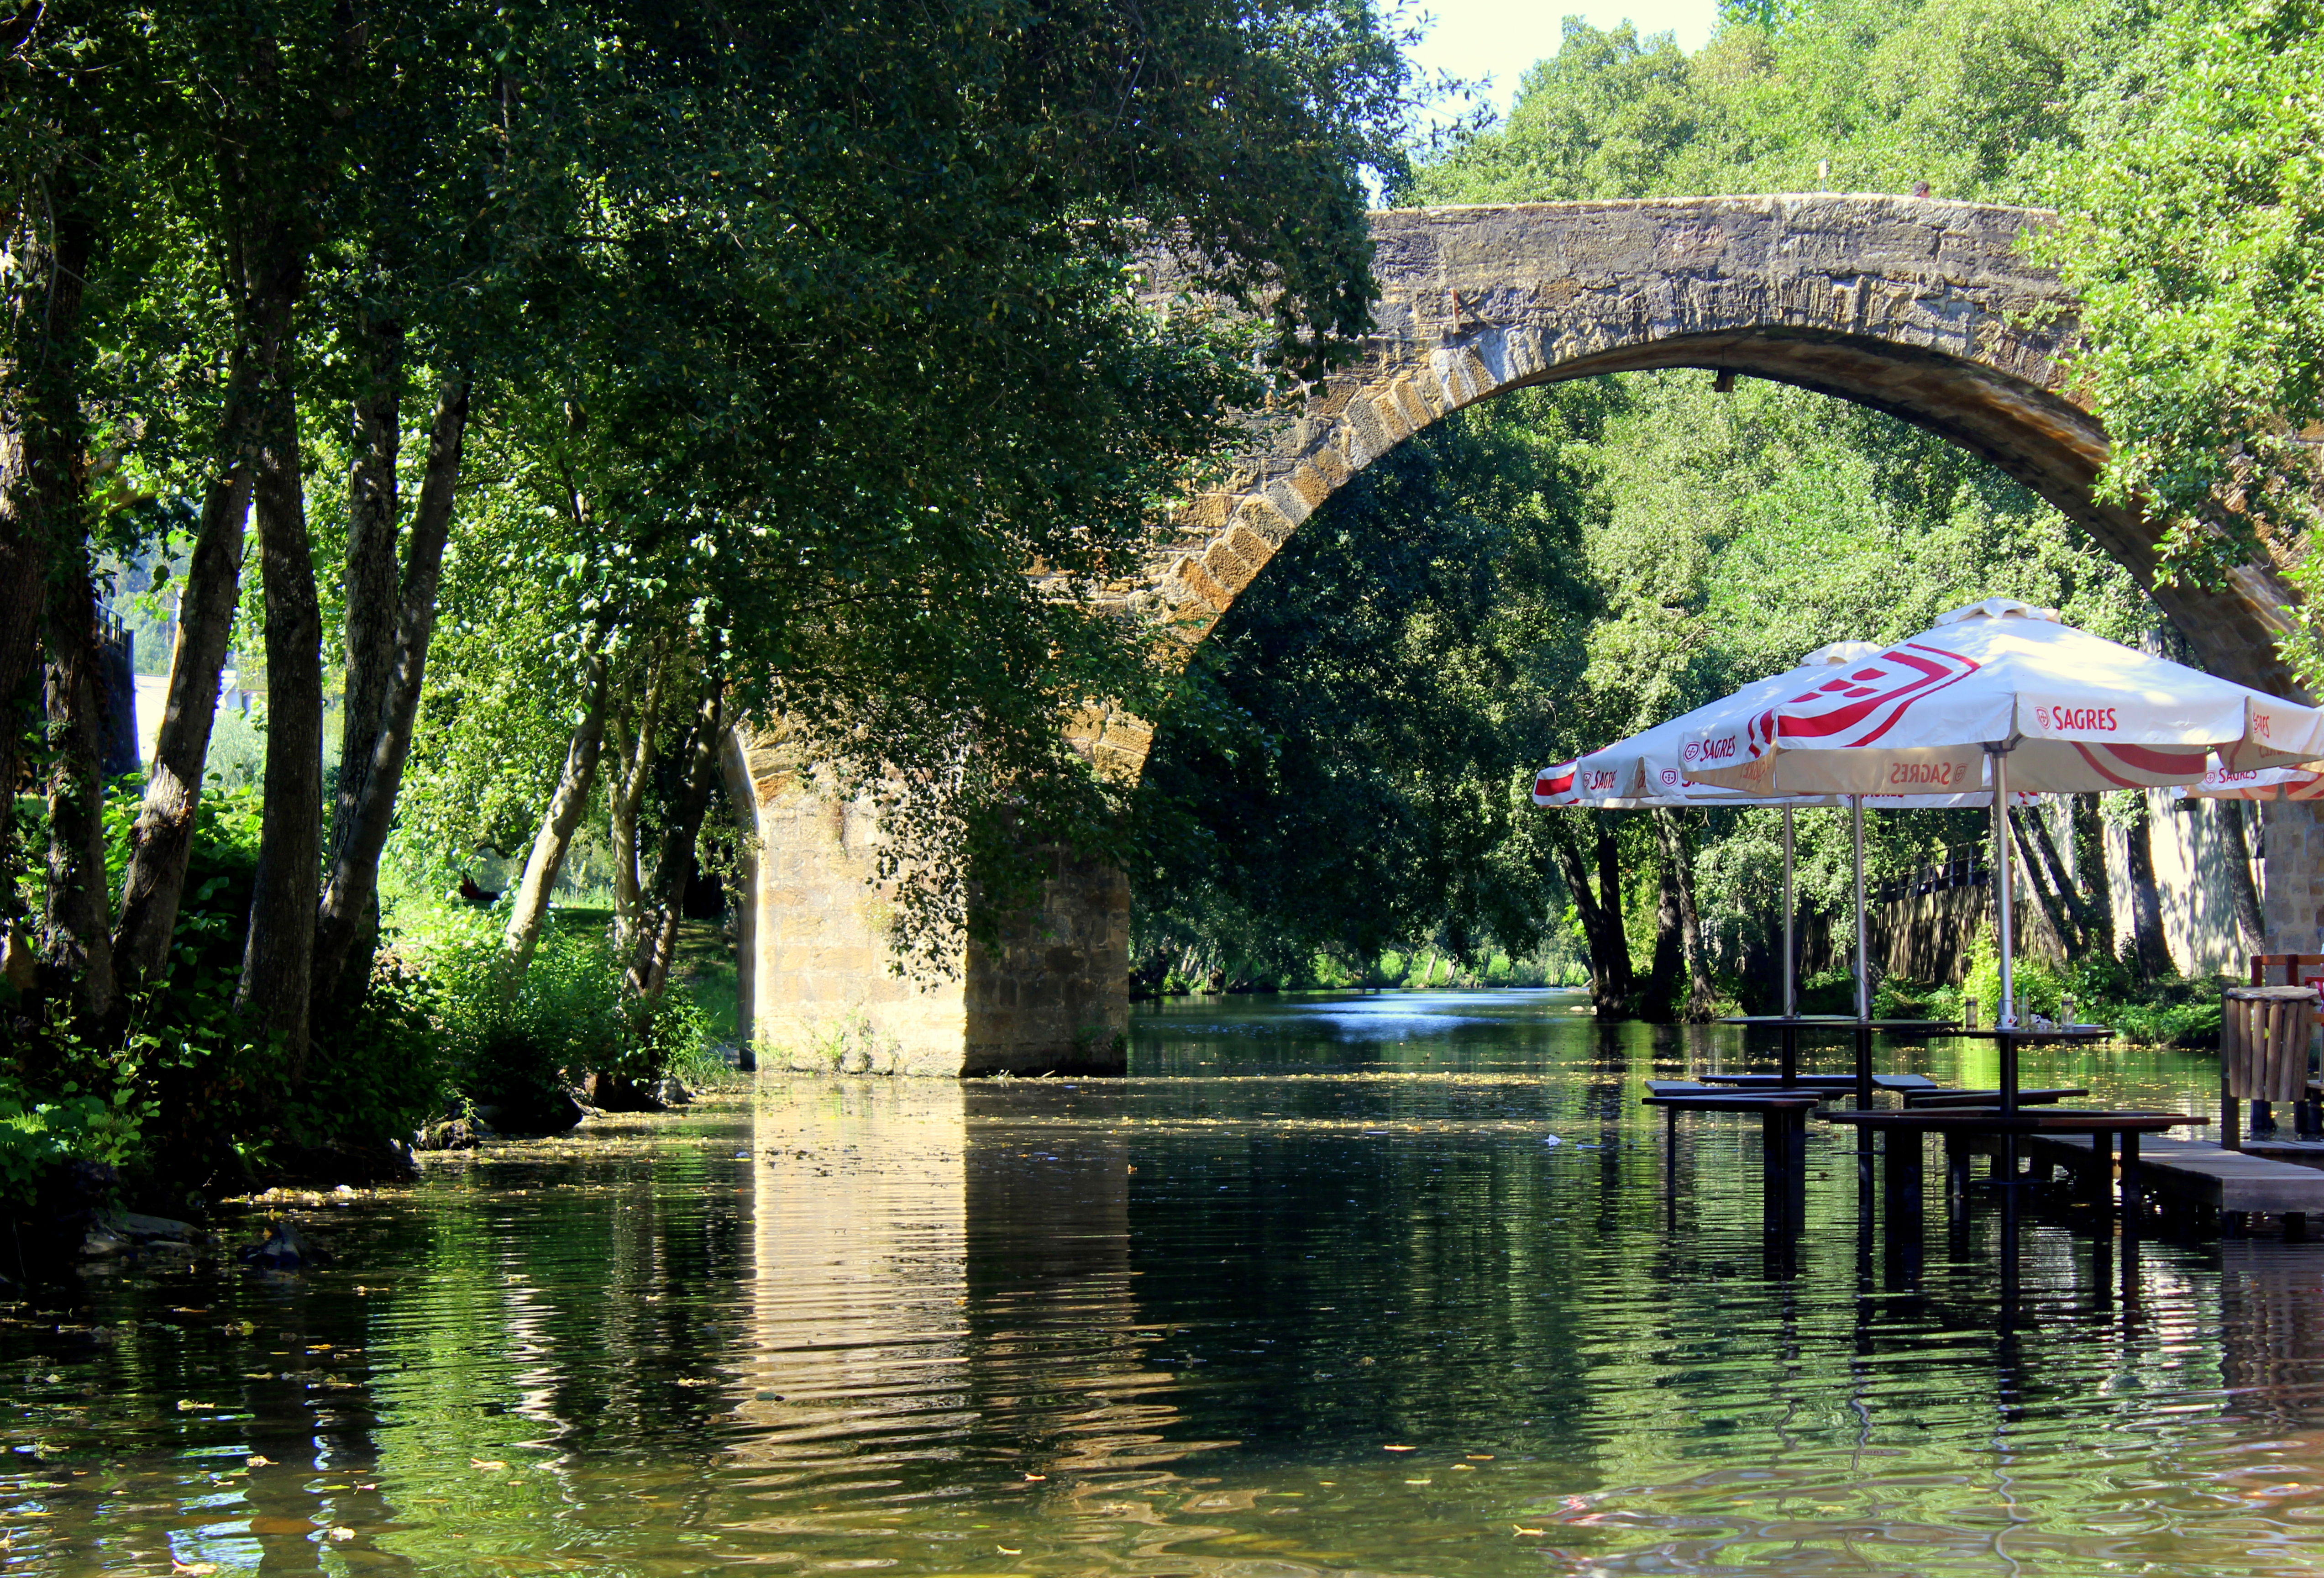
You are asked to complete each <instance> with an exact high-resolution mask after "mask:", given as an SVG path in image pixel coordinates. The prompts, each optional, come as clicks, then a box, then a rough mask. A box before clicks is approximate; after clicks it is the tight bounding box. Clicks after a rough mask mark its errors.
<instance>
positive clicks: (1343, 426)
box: [1093, 193, 2298, 775]
mask: <svg viewBox="0 0 2324 1578" xmlns="http://www.w3.org/2000/svg"><path fill="white" fill-rule="evenodd" d="M2051 221H2052V216H2051V215H2049V214H2046V213H2043V212H2042V211H2040V210H2035V209H2028V208H2002V207H1996V206H1990V205H1985V204H1977V203H1960V202H1949V201H1941V200H1938V199H1933V198H1898V197H1882V196H1862V195H1832V194H1821V193H1818V194H1810V195H1800V196H1777V197H1747V198H1651V199H1641V200H1636V201H1623V202H1589V203H1538V204H1522V205H1514V206H1505V207H1486V208H1412V209H1394V210H1389V211H1387V212H1383V213H1379V214H1376V215H1374V216H1373V220H1372V234H1373V241H1374V245H1375V249H1376V256H1375V261H1374V265H1373V266H1374V273H1375V275H1376V277H1377V278H1378V279H1379V283H1380V289H1381V300H1380V301H1379V306H1378V309H1377V311H1376V318H1377V328H1376V329H1375V332H1374V333H1373V335H1372V336H1371V337H1369V339H1368V340H1367V341H1366V342H1365V345H1364V347H1363V352H1362V355H1361V357H1360V360H1359V361H1358V362H1357V363H1356V364H1355V365H1352V366H1351V367H1350V368H1348V369H1346V370H1345V371H1343V372H1342V373H1339V374H1335V375H1333V377H1331V378H1330V379H1329V380H1327V381H1325V382H1324V383H1320V384H1317V385H1314V386H1313V387H1311V388H1310V389H1308V390H1307V391H1305V393H1304V396H1303V398H1302V399H1301V400H1300V401H1298V402H1297V403H1296V405H1291V404H1286V405H1284V406H1281V407H1278V408H1277V409H1275V410H1272V411H1267V412H1263V413H1259V414H1258V415H1257V416H1255V417H1254V418H1253V437H1254V442H1253V444H1252V445H1251V447H1250V449H1249V450H1248V451H1247V452H1246V453H1245V454H1244V455H1243V456H1242V457H1240V462H1239V464H1238V465H1237V466H1235V467H1234V469H1233V470H1232V472H1231V475H1229V477H1228V478H1227V480H1226V481H1225V482H1224V483H1223V484H1222V485H1221V486H1220V487H1218V488H1216V489H1215V490H1213V491H1212V492H1209V493H1206V494H1203V495H1201V496H1199V497H1197V498H1195V499H1194V500H1192V501H1190V502H1189V503H1188V504H1187V505H1186V507H1185V508H1184V509H1183V510H1182V511H1180V512H1179V513H1178V515H1177V517H1176V520H1175V521H1174V522H1173V524H1174V526H1175V528H1176V531H1175V532H1174V535H1173V538H1172V540H1171V541H1170V543H1169V544H1168V548H1167V551H1166V552H1164V553H1163V554H1162V555H1160V556H1159V557H1157V559H1156V560H1155V561H1154V563H1153V564H1152V565H1151V566H1150V567H1149V569H1148V574H1147V575H1146V577H1144V579H1143V581H1142V582H1141V583H1140V584H1139V585H1138V586H1135V587H1125V588H1122V589H1121V594H1120V595H1123V596H1124V600H1125V601H1126V602H1128V603H1130V604H1133V605H1135V606H1139V607H1140V608H1142V609H1144V610H1146V611H1148V612H1149V613H1154V614H1162V615H1164V616H1166V617H1167V618H1168V619H1169V620H1170V621H1171V622H1172V623H1173V625H1174V626H1175V628H1176V629H1177V630H1178V631H1179V632H1180V633H1181V634H1182V636H1183V637H1184V638H1185V641H1187V643H1188V646H1189V648H1190V649H1191V648H1192V647H1193V646H1194V645H1198V644H1199V643H1200V641H1202V640H1203V637H1204V636H1206V635H1207V634H1208V633H1209V632H1210V631H1211V629H1212V628H1213V626H1214V625H1215V624H1216V623H1217V622H1218V620H1219V619H1220V618H1221V617H1222V616H1223V614H1225V613H1226V611H1227V610H1228V609H1229V608H1230V607H1231V606H1232V605H1233V604H1234V602H1235V600H1236V599H1237V598H1239V597H1240V595H1242V594H1243V592H1244V591H1245V590H1246V589H1247V588H1248V587H1249V586H1250V584H1251V582H1252V580H1253V579H1254V578H1255V577H1257V576H1258V574H1259V571H1260V569H1262V568H1265V566H1266V564H1267V562H1268V560H1269V559H1270V558H1273V557H1274V555H1275V553H1276V551H1277V549H1280V548H1281V547H1282V546H1283V544H1284V543H1285V542H1286V541H1287V540H1289V539H1290V536H1291V534H1292V533H1293V532H1294V531H1296V530H1298V528H1299V526H1300V524H1301V523H1302V522H1303V521H1305V520H1306V518H1307V517H1308V516H1309V515H1310V514H1312V513H1313V512H1314V511H1315V510H1316V509H1318V508H1320V507H1321V506H1322V505H1323V503H1324V501H1325V500H1327V499H1328V498H1330V496H1331V495H1332V494H1333V493H1334V492H1336V491H1337V490H1338V489H1339V487H1340V486H1341V485H1342V484H1344V483H1345V482H1346V481H1347V480H1348V479H1349V478H1350V477H1351V476H1352V475H1355V474H1356V473H1357V472H1358V471H1360V470H1361V469H1362V468H1363V467H1364V466H1366V465H1368V464H1369V462H1370V461H1372V460H1373V459H1375V458H1377V457H1379V455H1381V454H1384V453H1385V452H1386V451H1387V450H1388V449H1389V448H1393V447H1394V446H1395V445H1397V443H1400V442H1402V441H1403V440H1404V439H1405V438H1408V437H1410V436H1411V435H1412V434H1413V433H1414V432H1416V431H1417V430H1419V429H1421V428H1424V427H1425V426H1427V425H1428V424H1430V423H1432V422H1434V421H1437V420H1442V419H1443V418H1444V417H1446V416H1449V415H1451V414H1452V413H1453V412H1455V411H1460V410H1462V409H1463V408H1465V407H1467V406H1470V405H1473V404H1475V403H1477V402H1478V401H1483V400H1489V399H1490V398H1492V397H1493V396H1494V395H1497V394H1500V393H1503V392H1507V391H1509V390H1512V389H1522V388H1526V387H1527V386H1529V385H1534V384H1540V383H1555V382H1558V381H1561V380H1563V379H1569V378H1586V377H1592V376H1596V375H1598V374H1606V373H1624V372H1636V371H1643V370H1652V369H1664V368H1675V367H1694V368H1708V369H1712V370H1720V371H1729V372H1733V373H1736V374H1745V375H1748V376H1751V377H1756V378H1765V379H1771V380H1774V381H1776V382H1780V383H1793V384H1797V385H1799V386H1800V387H1802V388H1805V389H1812V390H1815V391H1817V392H1820V393H1823V394H1829V395H1832V396H1836V397H1838V398H1840V399H1842V400H1848V401H1855V402H1856V403H1858V404H1860V405H1866V406H1870V407H1872V408H1873V409H1875V410H1877V411H1886V412H1887V413H1889V414H1890V415H1893V416H1896V417H1899V418H1902V419H1904V420H1906V421H1910V422H1914V423H1915V424H1917V425H1918V426H1920V427H1923V428H1925V429H1929V430H1930V431H1932V432H1933V433H1936V434H1937V435H1939V436H1940V437H1941V438H1947V439H1949V440H1950V441H1951V442H1953V443H1955V444H1958V445H1960V447H1961V448H1965V449H1968V450H1969V451H1970V452H1971V453H1973V454H1977V455H1979V456H1982V457H1984V458H1986V459H1987V460H1989V461H1991V462H1992V463H1993V464H1994V465H1995V466H1998V467H2000V468H2001V470H2002V471H2003V472H2005V473H2006V474H2007V475H2010V476H2013V477H2015V479H2016V480H2018V481H2019V482H2021V483H2024V484H2025V485H2026V486H2027V487H2029V488H2031V489H2032V490H2033V492H2034V493H2036V494H2040V495H2041V496H2042V497H2043V498H2045V499H2047V500H2048V501H2049V502H2050V503H2052V504H2054V505H2056V506H2057V507H2058V509H2059V510H2061V512H2064V513H2065V514H2066V515H2067V516H2068V517H2069V518H2070V519H2072V520H2074V521H2078V522H2079V523H2080V525H2082V526H2083V527H2084V528H2085V529H2086V530H2088V531H2089V533H2090V535H2091V537H2092V538H2093V539H2094V540H2096V541H2097V542H2098V544H2099V545H2100V546H2101V547H2103V548H2104V549H2106V550H2107V552H2109V553H2110V554H2112V555H2113V556H2114V557H2115V558H2117V559H2119V560H2120V561H2121V562H2122V563H2123V564H2124V565H2125V566H2126V567H2127V568H2129V569H2130V571H2131V572H2132V574H2133V575H2135V577H2137V578H2138V579H2139V581H2140V582H2141V584H2142V585H2144V586H2148V587H2150V588H2153V590H2154V595H2155V596H2156V599H2157V601H2158V602H2160V603H2161V604H2162V605H2163V608H2164V610H2165V611H2166V612H2167V613H2169V614H2171V615H2172V618H2173V619H2174V620H2175V621H2176V622H2177V623H2178V624H2179V626H2180V628H2181V630H2182V631H2184V632H2186V634H2187V636H2188V639H2189V640H2190V641H2192V642H2193V643H2194V645H2195V647H2196V649H2197V650H2198V651H2200V652H2201V653H2202V655H2203V658H2204V660H2205V661H2206V663H2207V664H2208V665H2209V667H2210V668H2211V669H2214V670H2215V671H2217V672H2218V673H2221V674H2223V675H2227V676H2229V677H2232V678H2236V679H2240V680H2242V681H2244V682H2245V683H2246V684H2252V685H2256V686H2260V687H2263V688H2266V689H2272V690H2288V691H2292V692H2294V693H2297V688H2298V687H2297V685H2296V682H2295V681H2294V680H2293V679H2292V676H2291V674H2290V673H2289V672H2288V671H2287V670H2286V669H2284V667H2283V665H2282V660H2280V659H2279V658H2278V656H2277V655H2276V651H2275V646H2274V641H2273V637H2274V635H2275V633H2276V632H2277V630H2278V629H2279V628H2280V627H2281V622H2282V614H2281V613H2280V612H2279V610H2280V609H2281V607H2282V605H2283V604H2286V603H2288V602H2290V601H2291V597H2290V595H2289V593H2288V591H2287V590H2286V588H2285V587H2284V586H2283V585H2282V582H2281V581H2280V580H2279V579H2278V577H2276V576H2275V575H2274V574H2273V572H2272V571H2271V570H2268V569H2264V568H2253V569H2250V570H2246V571H2242V572H2238V574H2237V576H2236V577H2235V578H2234V580H2233V581H2232V583H2231V584H2230V586H2227V588H2226V589H2225V590H2222V591H2217V592H2203V591H2198V590H2194V589H2191V588H2173V587H2162V588H2156V587H2154V570H2155V566H2156V562H2157V548H2158V540H2159V536H2160V527H2159V525H2158V523H2156V522H2154V521H2149V520H2147V519H2145V518H2144V517H2143V516H2142V515H2141V514H2140V513H2139V512H2136V511H2135V510H2131V509H2126V508H2124V507H2122V506H2120V505H2116V504H2109V503H2103V502H2101V501H2100V500H2099V499H2098V496H2097V494H2096V492H2095V484H2096V483H2097V479H2098V472H2099V470H2100V468H2101V467H2102V466H2104V465H2105V462H2106V458H2107V439H2106V433H2105V430H2104V429H2103V428H2102V427H2101V426H2100V425H2099V423H2098V419H2097V418H2095V417H2094V416H2092V415H2091V414H2090V412H2089V411H2088V410H2087V409H2086V408H2085V407H2084V406H2083V405H2082V404H2081V403H2080V401H2079V400H2078V399H2077V396H2076V393H2075V391H2074V388H2073V385H2072V374H2071V367H2070V356H2071V353H2072V350H2073V346H2074V342H2075V336H2076V334H2077V332H2078V328H2079V304H2078V303H2077V302H2076V301H2075V300H2074V298H2073V296H2072V294H2071V293H2070V291H2067V290H2066V289H2065V287H2064V286H2063V285H2061V283H2060V281H2059V280H2058V278H2057V275H2056V274H2055V273H2054V272H2051V271H2050V270H2048V269H2046V268H2044V267H2043V266H2041V265H2040V264H2038V263H2034V262H2033V260H2032V259H2031V258H2030V257H2029V256H2027V254H2026V252H2025V249H2024V245H2023V238H2024V236H2025V235H2026V234H2027V233H2028V232H2030V231H2033V230H2037V229H2039V228H2040V227H2041V226H2044V225H2046V224H2048V223H2050V222H2051ZM1150 743H1151V734H1150V733H1149V732H1148V731H1147V730H1146V729H1145V728H1144V727H1143V725H1142V724H1138V723H1136V722H1133V721H1130V720H1126V719H1116V720H1109V722H1108V723H1107V724H1106V725H1105V726H1104V727H1103V728H1102V729H1100V730H1097V731H1095V738H1094V739H1093V745H1094V748H1095V749H1096V751H1097V752H1099V754H1100V756H1101V758H1102V760H1104V761H1107V763H1108V765H1109V766H1110V767H1111V768H1112V769H1113V770H1114V771H1122V772H1126V773H1130V774H1133V775H1134V774H1135V773H1136V772H1137V771H1139V769H1140V768H1141V767H1142V765H1143V763H1144V760H1145V755H1146V752H1147V749H1148V746H1149V745H1150Z"/></svg>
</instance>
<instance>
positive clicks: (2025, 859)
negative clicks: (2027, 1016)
mask: <svg viewBox="0 0 2324 1578" xmlns="http://www.w3.org/2000/svg"><path fill="white" fill-rule="evenodd" d="M2029 821H2030V822H2033V824H2034V826H2036V828H2038V827H2039V826H2040V819H2039V817H2036V816H2035V814H2034V813H2033V812H2031V811H2028V810H2026V809H2024V808H2023V807H2015V806H2013V807H2010V810H2009V826H2010V830H2011V832H2012V834H2013V835H2014V836H2015V843H2016V845H2017V858H2018V860H2019V861H2020V862H2021V863H2023V864H2024V867H2025V885H2026V886H2027V887H2029V888H2031V889H2033V899H2034V902H2035V903H2036V904H2037V905H2039V906H2040V908H2041V911H2042V918H2043V922H2044V923H2045V924H2046V925H2047V927H2049V931H2050V935H2051V937H2052V938H2053V939H2054V940H2055V941H2056V943H2057V945H2058V955H2059V957H2061V958H2063V959H2073V958H2076V957H2078V956H2080V953H2081V947H2082V942H2081V930H2080V927H2079V926H2078V925H2077V924H2076V920H2075V915H2074V912H2073V910H2072V909H2071V908H2070V906H2071V904H2072V901H2073V900H2072V894H2073V884H2072V883H2070V882H2069V881H2066V880H2065V873H2064V872H2063V871H2061V870H2060V869H2058V866H2057V852H2056V850H2055V849H2052V848H2049V847H2048V846H2049V842H2050V841H2049V840H2048V839H2047V838H2046V837H2045V838H2043V840H2042V844H2043V849H2042V850H2037V849H2036V848H2035V846H2034V840H2033V835H2032V834H2030V833H2028V832H2027V831H2026V824H2027V823H2028V822H2029ZM2045 851H2046V853H2047V854H2049V856H2050V863H2048V864H2044V863H2043V858H2042V857H2043V853H2044V852H2045Z"/></svg>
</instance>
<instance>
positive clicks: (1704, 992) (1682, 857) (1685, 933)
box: [1654, 811, 1719, 1025]
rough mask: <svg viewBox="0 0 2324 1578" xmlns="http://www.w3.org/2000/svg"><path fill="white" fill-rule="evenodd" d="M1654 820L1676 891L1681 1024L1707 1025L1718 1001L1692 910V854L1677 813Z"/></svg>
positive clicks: (1698, 922) (1699, 926)
mask: <svg viewBox="0 0 2324 1578" xmlns="http://www.w3.org/2000/svg"><path fill="white" fill-rule="evenodd" d="M1654 817H1655V840H1656V841H1657V842H1658V843H1660V844H1661V845H1662V851H1663V861H1664V863H1665V865H1667V866H1668V867H1669V868H1670V870H1671V872H1672V873H1673V878H1672V881H1673V884H1674V887H1675V888H1676V890H1677V898H1678V920H1679V928H1678V929H1679V954H1680V956H1681V958H1682V959H1683V962H1684V964H1685V965H1686V974H1687V991H1686V1008H1685V1015H1684V1017H1685V1020H1686V1022H1687V1023H1688V1024H1691V1025H1707V1024H1709V1023H1710V1022H1711V1016H1712V1013H1713V1010H1716V1009H1717V1007H1718V1006H1719V998H1718V993H1717V992H1716V991H1714V990H1713V988H1712V986H1711V961H1710V959H1709V958H1708V957H1707V956H1706V955H1705V954H1704V952H1703V946H1702V922H1701V917H1700V916H1699V914H1698V913H1697V911H1696V909H1695V904H1694V859H1693V854H1692V850H1691V849H1689V847H1688V844H1689V840H1688V838H1687V836H1686V827H1685V826H1684V824H1683V823H1682V822H1681V821H1680V820H1679V814H1678V813H1677V812H1675V811H1656V812H1655V814H1654Z"/></svg>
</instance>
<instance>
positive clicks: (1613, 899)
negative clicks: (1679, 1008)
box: [1550, 812, 1635, 1019]
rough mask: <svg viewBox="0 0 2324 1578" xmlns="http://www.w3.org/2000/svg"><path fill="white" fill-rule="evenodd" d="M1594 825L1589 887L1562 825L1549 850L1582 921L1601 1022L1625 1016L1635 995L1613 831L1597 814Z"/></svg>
mask: <svg viewBox="0 0 2324 1578" xmlns="http://www.w3.org/2000/svg"><path fill="white" fill-rule="evenodd" d="M1595 821H1596V823H1597V826H1596V827H1595V828H1594V829H1593V833H1594V835H1595V838H1596V841H1597V844H1596V857H1597V858H1596V865H1597V870H1598V879H1597V884H1596V886H1595V887H1594V888H1593V886H1592V884H1591V875H1590V870H1591V868H1590V865H1589V864H1588V863H1585V862H1584V861H1583V859H1582V851H1581V850H1580V849H1579V848H1577V847H1576V846H1575V844H1574V841H1573V840H1572V838H1571V837H1569V836H1568V835H1567V833H1566V825H1565V824H1564V823H1563V821H1562V820H1561V821H1560V822H1558V823H1556V824H1554V830H1553V832H1552V834H1551V840H1552V842H1551V845H1550V847H1551V849H1552V850H1553V851H1554V853H1555V854H1556V857H1557V864H1558V869H1559V870H1560V871H1561V872H1563V874H1564V877H1565V886H1566V889H1567V891H1570V892H1571V893H1572V895H1573V909H1574V913H1575V915H1576V916H1578V917H1579V918H1580V919H1581V921H1582V945H1583V946H1584V947H1586V948H1587V949H1588V950H1589V954H1590V1001H1591V1006H1593V1007H1594V1008H1596V1010H1598V1012H1599V1014H1600V1016H1601V1017H1603V1018H1607V1019H1618V1018H1621V1017H1623V1016H1626V1015H1627V1014H1628V1013H1629V1011H1630V1009H1631V1002H1630V999H1631V994H1632V992H1633V991H1634V990H1635V986H1634V983H1633V982H1632V979H1631V974H1630V939H1629V937H1628V935H1626V933H1625V932H1624V930H1623V927H1622V890H1621V871H1620V866H1619V863H1618V860H1617V849H1616V844H1615V839H1614V834H1613V830H1612V829H1611V828H1609V826H1606V823H1605V817H1604V813H1602V812H1601V813H1599V814H1598V816H1597V817H1596V818H1595ZM1601 893H1602V894H1603V895H1604V896H1603V898H1601V897H1600V894H1601Z"/></svg>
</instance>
